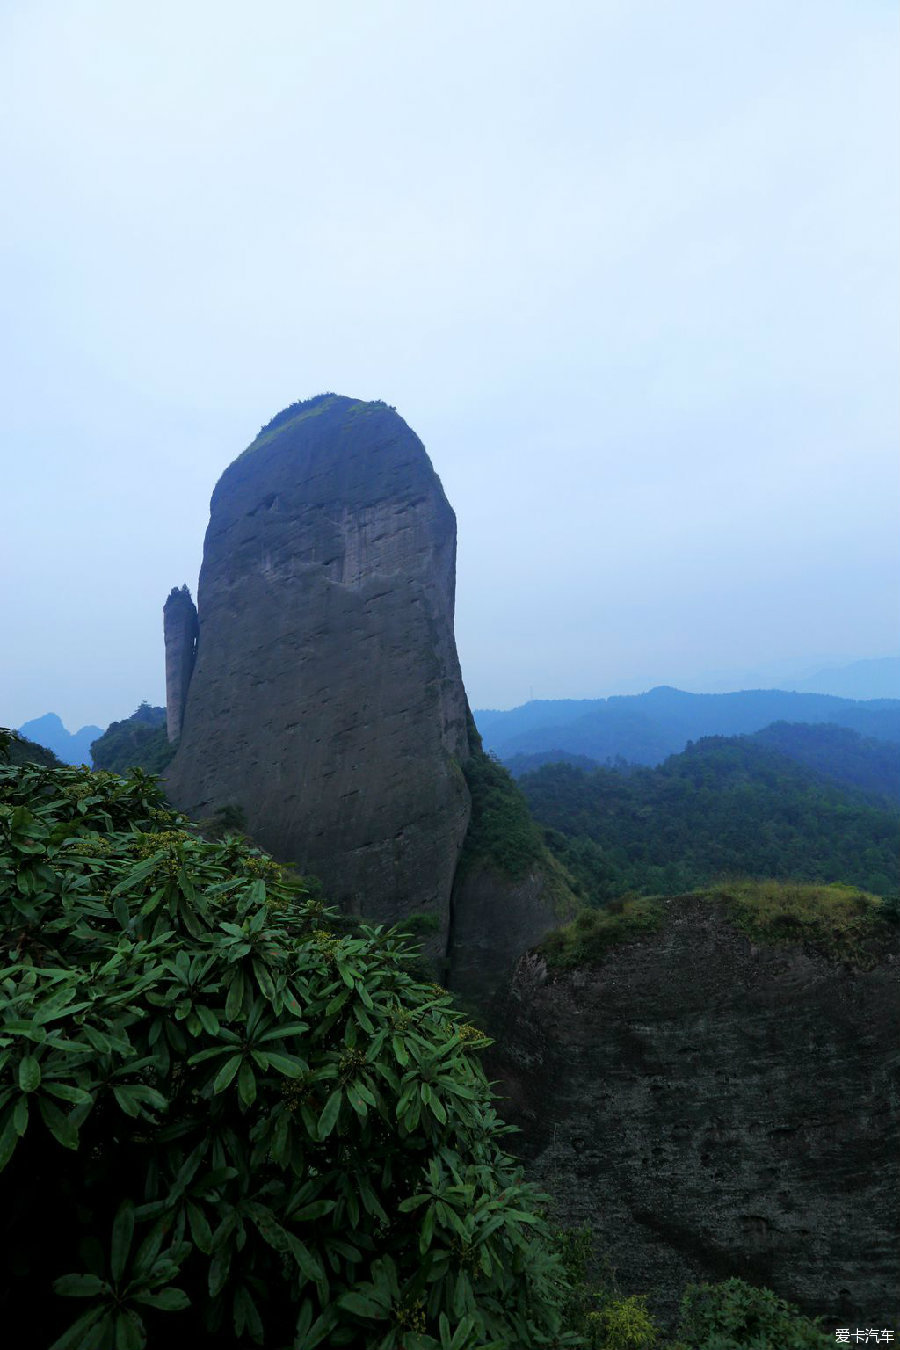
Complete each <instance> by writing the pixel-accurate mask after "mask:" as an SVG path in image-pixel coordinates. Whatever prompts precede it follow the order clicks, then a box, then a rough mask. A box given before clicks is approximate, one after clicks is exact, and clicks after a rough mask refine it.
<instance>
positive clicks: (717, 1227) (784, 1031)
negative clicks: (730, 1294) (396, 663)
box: [488, 882, 900, 1326]
mask: <svg viewBox="0 0 900 1350" xmlns="http://www.w3.org/2000/svg"><path fill="white" fill-rule="evenodd" d="M898 1025H900V927H898V925H897V922H896V913H895V912H894V910H893V909H892V907H891V906H890V905H888V904H886V903H885V902H883V901H881V900H879V899H877V898H876V897H873V896H869V895H867V894H865V893H864V892H860V891H856V890H854V889H853V888H851V887H846V886H811V885H791V884H788V883H775V882H772V883H744V884H737V885H734V886H731V887H728V888H723V889H719V890H717V891H707V892H703V893H696V894H692V895H685V896H677V897H666V898H660V899H654V898H652V897H639V898H633V899H630V900H625V901H624V902H622V903H621V904H620V905H618V906H616V907H614V908H613V909H612V910H610V909H607V910H601V911H585V912H584V913H582V914H581V915H580V916H579V917H578V919H577V920H576V921H575V923H573V924H571V925H569V926H568V927H566V928H564V929H562V930H560V931H557V932H555V933H553V934H551V935H549V936H548V937H547V938H546V939H545V940H544V942H543V943H542V944H541V946H540V947H538V948H537V949H535V950H534V951H532V952H530V953H529V954H528V955H526V956H525V957H523V958H522V960H521V961H520V962H519V964H518V967H517V970H516V975H515V977H514V980H513V982H512V986H511V988H510V991H509V993H508V996H507V1001H506V1005H505V1008H504V1010H503V1013H502V1016H500V1017H499V1018H498V1021H497V1025H496V1028H495V1032H496V1035H497V1045H496V1046H495V1048H494V1050H493V1051H492V1060H491V1062H490V1064H489V1066H488V1067H489V1072H490V1074H491V1076H492V1077H494V1078H497V1079H499V1080H500V1082H499V1091H500V1094H501V1097H503V1098H505V1099H506V1100H505V1101H503V1104H502V1110H503V1112H504V1115H505V1116H506V1118H507V1119H508V1120H511V1121H512V1122H514V1123H515V1124H518V1125H519V1126H520V1127H521V1129H522V1131H523V1135H522V1136H521V1138H520V1141H519V1146H520V1148H521V1150H522V1152H523V1154H524V1155H525V1157H526V1158H527V1159H528V1164H529V1175H530V1176H531V1178H532V1179H533V1180H535V1181H537V1182H538V1183H539V1184H540V1185H543V1186H545V1187H546V1188H547V1189H548V1190H549V1191H550V1192H551V1193H552V1194H553V1196H554V1199H555V1204H556V1205H557V1207H558V1209H559V1212H560V1213H562V1214H565V1216H566V1221H567V1222H568V1223H569V1224H572V1225H574V1226H586V1227H590V1228H591V1229H592V1230H593V1233H594V1239H595V1244H596V1250H595V1260H596V1262H597V1265H598V1268H599V1269H600V1270H601V1272H602V1271H603V1270H604V1269H608V1270H609V1269H611V1270H613V1271H614V1272H615V1277H616V1279H617V1280H618V1282H619V1285H620V1286H621V1288H622V1289H623V1290H624V1291H625V1292H627V1293H644V1292H647V1291H653V1297H654V1298H655V1299H656V1300H657V1302H658V1304H659V1307H660V1308H661V1310H662V1311H663V1313H664V1314H665V1313H668V1314H671V1313H672V1311H673V1309H674V1305H675V1303H676V1302H677V1298H678V1293H679V1291H680V1290H681V1289H682V1288H683V1287H684V1285H685V1284H686V1283H690V1282H696V1281H701V1280H717V1279H724V1278H726V1277H728V1276H733V1275H739V1276H741V1277H743V1278H745V1279H747V1280H748V1281H750V1282H751V1283H753V1284H757V1285H766V1286H769V1287H771V1288H773V1289H775V1290H776V1291H777V1292H778V1293H779V1294H781V1295H782V1296H783V1297H786V1298H789V1299H791V1300H792V1301H793V1302H796V1303H798V1304H799V1305H800V1306H801V1307H803V1308H804V1309H805V1310H807V1311H809V1312H813V1313H816V1314H824V1315H825V1316H826V1319H831V1318H833V1319H834V1320H835V1323H836V1324H837V1325H845V1326H846V1325H847V1323H848V1320H849V1322H850V1324H851V1325H853V1322H854V1319H857V1320H860V1319H867V1325H875V1323H876V1321H877V1322H878V1325H879V1326H891V1325H895V1324H896V1320H897V1314H898V1303H900V1298H898V1282H897V1271H898V1269H900V1261H898V1252H897V1242H896V1197H897V1193H898V1181H900V1178H898V1157H900V1108H898V1102H897V1095H896V1075H897V1070H898V1068H900V1054H898V1048H897V1034H896V1031H897V1026H898ZM879 1319H881V1320H879Z"/></svg>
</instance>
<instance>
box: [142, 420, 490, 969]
mask: <svg viewBox="0 0 900 1350" xmlns="http://www.w3.org/2000/svg"><path fill="white" fill-rule="evenodd" d="M455 554H456V522H455V518H454V515H453V511H452V509H451V508H450V506H449V504H448V502H447V499H446V497H445V496H444V492H443V489H442V488H441V484H440V482H439V480H438V478H437V476H436V474H435V473H434V470H433V469H432V467H431V463H430V460H429V458H428V456H427V454H426V452H425V449H424V447H423V446H422V444H421V442H420V441H419V439H418V438H417V437H416V436H415V434H414V433H413V432H412V431H411V430H410V428H409V427H408V426H407V425H406V423H405V422H404V421H403V420H402V419H401V418H400V417H399V416H398V415H397V414H396V413H395V412H394V411H393V410H392V409H390V408H388V407H386V406H385V405H384V404H380V403H361V402H357V401H355V400H352V399H348V398H339V397H337V396H331V395H329V396H324V397H322V398H319V399H313V400H311V401H310V402H309V403H306V404H300V405H295V406H294V407H293V408H290V409H287V410H286V411H285V412H284V413H282V414H280V415H279V416H278V417H276V418H275V419H274V420H273V421H272V422H271V423H269V425H268V427H266V428H264V429H263V431H262V432H261V433H260V435H259V436H258V437H257V440H256V441H255V442H254V443H253V445H252V446H251V447H250V448H249V450H247V451H246V452H245V453H244V454H243V455H241V456H240V458H239V459H237V460H236V461H235V462H234V463H233V464H232V465H231V466H230V467H229V468H228V469H227V470H226V471H225V473H224V474H223V475H222V477H221V479H220V480H219V483H218V484H217V486H216V489H215V492H214V493H213V498H212V503H211V513H210V522H209V528H208V530H207V534H206V542H205V546H204V553H203V565H202V569H201V573H200V587H199V593H198V608H199V614H200V634H199V640H198V645H197V659H196V666H195V668H194V672H193V677H192V679H191V683H190V689H189V692H188V698H187V706H186V710H185V716H184V724H183V727H182V732H181V741H180V745H179V751H178V754H177V756H176V758H175V760H174V761H173V764H172V766H171V768H170V770H169V772H168V774H167V776H166V777H167V786H168V790H169V793H170V796H171V797H172V799H173V801H174V802H175V803H176V804H177V805H178V806H179V807H181V808H182V809H183V810H185V811H187V812H189V813H190V814H192V815H193V816H195V817H203V816H209V815H210V814H212V813H213V812H215V811H216V810H217V809H218V808H219V807H222V806H225V805H237V806H240V807H242V808H243V810H244V811H245V813H246V819H247V828H248V830H249V832H250V833H251V835H252V836H253V837H254V838H255V839H257V840H258V841H259V842H260V843H261V844H262V845H263V846H264V847H266V848H268V849H270V850H271V851H272V852H273V853H274V854H275V855H276V856H278V857H280V858H282V859H287V860H291V861H295V862H296V863H297V864H298V865H299V866H300V867H301V868H302V869H304V870H306V871H308V872H312V873H315V874H316V875H318V876H320V877H321V878H322V880H323V882H324V883H325V887H326V891H327V894H328V896H329V899H331V900H333V901H336V902H340V903H343V904H344V905H345V906H346V907H348V908H350V909H352V910H356V911H357V912H358V911H360V910H364V912H365V913H366V915H367V916H368V917H371V918H372V919H373V920H376V921H390V922H395V921H396V920H397V919H399V918H401V917H403V916H404V915H405V914H408V913H411V912H414V911H432V912H433V913H434V914H435V915H436V916H437V917H438V919H439V930H438V931H437V932H436V934H435V938H434V946H435V948H436V949H440V950H443V945H444V944H445V942H446V933H447V925H448V921H449V904H450V890H451V885H452V881H453V875H454V871H455V868H456V863H457V859H458V856H459V851H460V847H461V845H462V840H463V837H464V835H465V831H466V826H467V823H468V817H469V795H468V791H467V789H466V786H465V781H464V778H463V775H462V773H461V770H460V767H459V765H460V763H461V762H462V761H463V760H464V759H465V758H466V756H467V754H468V747H467V736H466V697H465V691H464V689H463V685H462V680H461V677H460V670H459V662H458V659H457V655H456V646H455V642H454V637H453V602H454V580H455Z"/></svg>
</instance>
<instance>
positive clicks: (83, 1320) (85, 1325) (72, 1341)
mask: <svg viewBox="0 0 900 1350" xmlns="http://www.w3.org/2000/svg"><path fill="white" fill-rule="evenodd" d="M105 1316H106V1314H105V1309H104V1308H91V1309H90V1311H89V1312H86V1313H83V1314H82V1316H81V1317H79V1318H78V1320H77V1321H76V1322H73V1323H72V1325H71V1326H70V1327H69V1328H68V1330H66V1331H64V1332H63V1334H62V1335H61V1336H60V1337H59V1338H58V1339H57V1340H55V1341H54V1342H53V1344H52V1345H51V1346H50V1350H85V1347H86V1346H89V1345H97V1344H99V1342H98V1341H97V1339H96V1338H95V1337H93V1336H91V1337H88V1335H87V1333H88V1332H89V1331H91V1330H92V1329H93V1328H94V1327H96V1326H97V1323H98V1322H99V1321H100V1320H101V1318H104V1320H105Z"/></svg>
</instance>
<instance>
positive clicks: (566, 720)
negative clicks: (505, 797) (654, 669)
mask: <svg viewBox="0 0 900 1350" xmlns="http://www.w3.org/2000/svg"><path fill="white" fill-rule="evenodd" d="M474 717H475V721H476V723H477V724H478V730H479V731H480V732H481V736H482V739H483V741H484V745H485V749H486V750H488V751H491V752H493V753H494V754H496V755H498V756H499V757H500V758H501V759H502V760H504V761H507V760H510V759H512V758H513V756H515V755H519V754H535V753H539V752H547V751H554V752H555V751H566V752H567V753H568V754H573V755H583V756H586V757H587V758H589V759H592V760H595V761H597V762H598V763H600V764H604V763H607V762H612V761H615V760H616V759H623V760H627V761H628V762H629V763H631V764H660V763H662V761H663V760H664V759H665V758H666V757H667V756H668V755H673V754H676V753H677V752H678V751H679V750H683V749H684V748H685V746H686V745H687V743H688V741H693V740H698V739H699V738H700V737H701V736H740V735H745V734H747V733H750V732H754V731H760V730H761V729H762V728H763V727H767V726H770V725H771V724H772V723H773V722H807V723H822V722H827V723H832V724H834V725H836V726H842V727H847V728H849V729H850V730H851V731H855V732H857V733H858V734H859V735H860V736H863V737H867V738H874V739H876V740H881V741H889V742H892V743H895V744H896V743H898V742H900V699H873V700H870V701H866V702H854V701H853V700H850V699H841V698H833V697H831V696H830V695H828V694H795V693H787V692H784V691H782V690H778V689H751V690H743V691H741V692H739V693H733V694H687V693H685V692H684V691H683V690H680V689H670V688H668V687H667V686H660V687H659V688H657V689H650V690H648V692H647V693H645V694H635V695H628V696H621V697H620V696H616V697H612V698H605V699H560V700H548V701H533V702H531V703H525V704H523V705H522V707H519V708H512V709H510V710H509V711H508V712H497V711H492V710H490V709H482V710H476V711H475V713H474Z"/></svg>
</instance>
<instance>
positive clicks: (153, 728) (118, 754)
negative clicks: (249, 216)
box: [91, 703, 175, 774]
mask: <svg viewBox="0 0 900 1350" xmlns="http://www.w3.org/2000/svg"><path fill="white" fill-rule="evenodd" d="M174 753H175V746H174V745H170V744H169V739H168V737H167V735H166V710H165V708H152V707H151V706H150V704H149V703H142V704H141V705H140V707H139V708H137V709H136V710H135V711H134V712H133V713H132V714H131V716H130V717H126V718H124V719H123V720H122V721H121V722H112V723H110V725H109V726H108V727H107V728H106V730H105V731H104V733H103V735H102V736H99V737H98V738H97V740H95V741H94V743H93V745H92V746H91V754H92V755H93V758H94V768H96V769H106V770H108V771H109V772H110V773H122V774H127V773H128V771H129V769H133V768H140V769H145V770H146V771H147V772H148V773H162V771H163V769H164V768H165V767H166V765H167V764H168V762H169V760H170V759H171V758H172V756H173V754H174Z"/></svg>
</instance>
